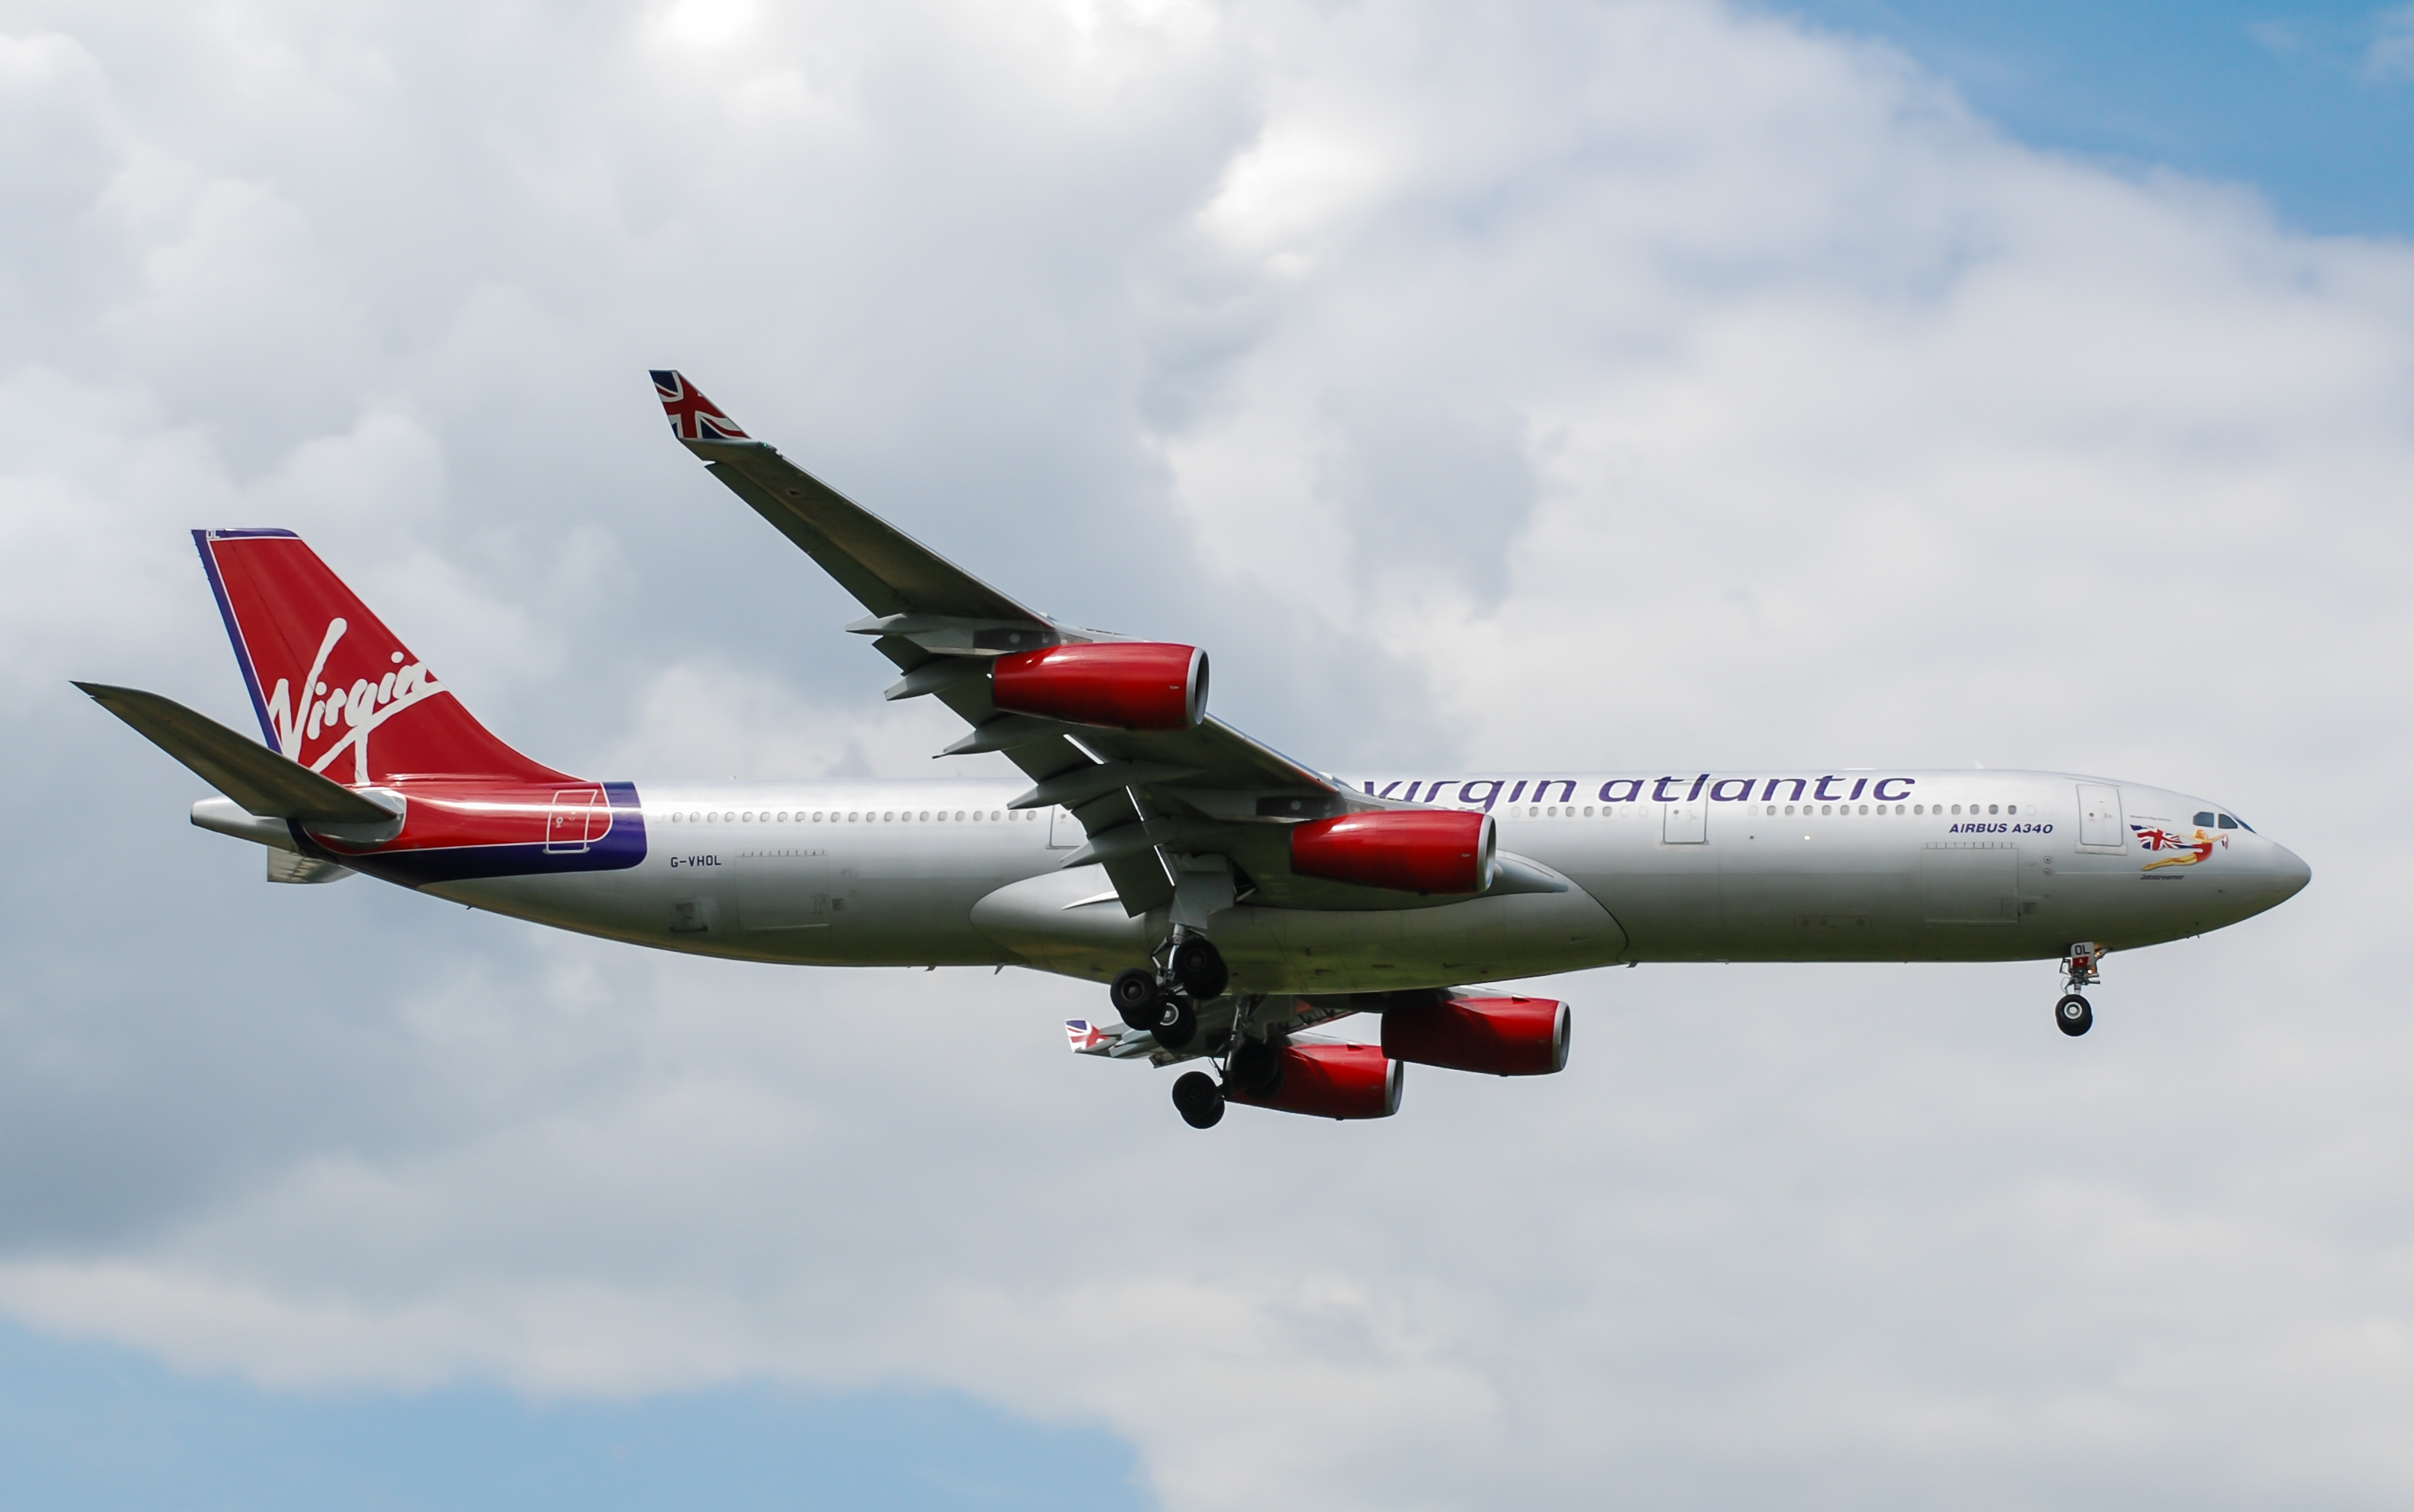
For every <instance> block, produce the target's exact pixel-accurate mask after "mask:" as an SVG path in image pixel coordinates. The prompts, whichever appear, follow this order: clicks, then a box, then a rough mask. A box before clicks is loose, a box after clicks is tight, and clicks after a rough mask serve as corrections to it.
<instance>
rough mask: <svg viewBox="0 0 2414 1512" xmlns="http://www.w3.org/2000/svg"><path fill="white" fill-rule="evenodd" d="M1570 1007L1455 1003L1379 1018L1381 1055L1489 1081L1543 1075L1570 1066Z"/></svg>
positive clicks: (1515, 1001) (1511, 1001) (1533, 1001)
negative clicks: (1479, 1075)
mask: <svg viewBox="0 0 2414 1512" xmlns="http://www.w3.org/2000/svg"><path fill="white" fill-rule="evenodd" d="M1571 1029H1572V1022H1571V1017H1570V1015H1569V1013H1568V1005H1567V1004H1566V1003H1563V1002H1554V1001H1551V1000H1550V999H1548V998H1453V999H1451V1000H1450V1001H1447V1002H1437V1003H1433V1004H1430V1005H1428V1006H1426V1007H1423V1008H1394V1009H1393V1010H1392V1011H1390V1012H1389V1013H1386V1014H1385V1015H1383V1053H1384V1054H1385V1055H1388V1056H1390V1057H1392V1058H1393V1059H1394V1060H1413V1061H1415V1062H1417V1063H1418V1064H1419V1065H1423V1066H1441V1067H1443V1068H1445V1069H1447V1070H1450V1071H1480V1072H1483V1074H1485V1075H1492V1076H1547V1075H1550V1074H1551V1073H1552V1072H1554V1071H1559V1070H1562V1069H1564V1068H1565V1067H1566V1066H1567V1063H1568V1034H1569V1031H1570V1030H1571Z"/></svg>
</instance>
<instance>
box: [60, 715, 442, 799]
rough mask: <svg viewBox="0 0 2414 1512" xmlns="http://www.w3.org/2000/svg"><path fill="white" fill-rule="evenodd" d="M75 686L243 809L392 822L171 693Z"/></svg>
mask: <svg viewBox="0 0 2414 1512" xmlns="http://www.w3.org/2000/svg"><path fill="white" fill-rule="evenodd" d="M76 686H77V687H78V688H81V689H83V690H84V691H85V692H87V693H89V694H91V695H92V698H93V701H94V702H95V703H97V704H99V705H100V706H101V707H102V708H105V709H107V710H108V711H109V712H110V713H112V714H114V715H116V716H117V717H118V718H119V719H124V720H125V721H126V722H127V724H130V725H132V726H133V727H134V728H135V730H136V732H137V733H139V734H142V737H143V738H144V739H146V740H148V741H150V742H151V743H152V744H153V745H155V746H156V747H158V748H159V749H161V750H164V751H166V752H167V753H168V754H169V755H171V756H173V757H174V758H176V760H178V761H180V762H182V763H185V764H186V766H188V767H190V768H191V769H192V771H193V774H194V775H195V776H196V777H199V778H201V780H202V781H204V782H206V783H208V784H209V785H210V786H212V787H214V788H216V789H217V790H218V791H219V792H220V793H225V794H226V795H227V796H228V797H230V798H232V799H233V800H234V801H235V802H237V803H239V804H241V805H243V807H244V808H245V809H246V811H248V812H251V813H254V814H258V815H260V816H261V817H262V818H264V819H299V820H305V821H307V822H309V823H321V824H390V823H394V820H395V813H394V810H393V809H391V808H386V807H385V806H384V805H382V804H380V803H378V802H376V801H375V800H374V799H371V798H367V797H365V796H363V795H362V794H360V793H354V792H353V791H352V790H350V788H347V787H345V786H344V785H343V784H341V783H339V782H335V781H333V780H331V779H329V778H323V777H320V775H319V774H318V773H316V772H313V771H311V770H310V769H309V768H308V767H306V766H304V765H302V764H301V763H298V762H294V761H291V760H288V759H287V758H286V757H283V756H280V755H278V754H277V753H276V751H273V750H271V749H268V748H267V747H266V746H263V745H261V743H260V742H259V741H257V740H254V739H251V738H250V737H249V736H247V735H243V734H236V733H235V732H234V731H232V730H230V729H228V728H227V727H226V726H225V725H222V724H220V723H218V722H217V721H216V719H211V718H209V717H208V716H207V715H204V714H197V713H195V712H194V711H193V710H191V709H188V708H186V707H185V705H183V704H179V703H177V702H176V701H175V700H173V699H168V698H161V697H160V696H159V695H158V694H156V693H146V692H143V691H142V690H141V689H133V688H112V687H110V686H109V685H108V684H106V683H78V684H76Z"/></svg>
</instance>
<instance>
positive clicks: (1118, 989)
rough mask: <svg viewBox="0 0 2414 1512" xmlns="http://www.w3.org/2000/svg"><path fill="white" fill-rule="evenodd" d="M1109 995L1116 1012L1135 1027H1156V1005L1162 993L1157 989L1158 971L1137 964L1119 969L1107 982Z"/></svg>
mask: <svg viewBox="0 0 2414 1512" xmlns="http://www.w3.org/2000/svg"><path fill="white" fill-rule="evenodd" d="M1107 996H1108V997H1109V998H1110V999H1112V1000H1113V1001H1114V1005H1115V1012H1116V1013H1117V1014H1119V1015H1122V1016H1123V1021H1124V1022H1125V1023H1126V1024H1129V1025H1130V1026H1131V1027H1132V1028H1134V1029H1155V1027H1156V1016H1157V1015H1156V1007H1157V1002H1158V1000H1159V999H1160V997H1161V996H1162V994H1160V993H1159V992H1158V991H1157V989H1156V973H1155V972H1154V971H1149V970H1148V969H1147V968H1146V967H1142V966H1135V967H1133V968H1131V970H1129V971H1118V972H1116V973H1115V979H1114V980H1113V981H1112V982H1110V983H1108V984H1107Z"/></svg>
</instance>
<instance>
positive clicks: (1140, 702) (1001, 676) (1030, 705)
mask: <svg viewBox="0 0 2414 1512" xmlns="http://www.w3.org/2000/svg"><path fill="white" fill-rule="evenodd" d="M991 682H992V684H993V687H992V694H991V696H992V697H993V698H994V699H995V700H996V702H997V706H998V707H999V708H1002V709H1006V710H1007V711H1009V712H1011V713H1015V714H1036V715H1040V716H1042V717H1044V718H1047V719H1063V720H1065V721H1066V722H1067V723H1070V724H1096V725H1105V726H1108V727H1109V728H1111V729H1117V730H1187V729H1189V728H1190V727H1191V726H1193V725H1195V724H1197V723H1198V722H1199V721H1200V719H1205V718H1206V717H1207V653H1206V652H1204V651H1201V650H1200V649H1199V648H1198V647H1197V646H1195V645H1158V644H1155V643H1154V642H1136V641H1095V642H1090V643H1087V644H1084V645H1051V646H1045V647H1042V648H1041V649H1039V650H1036V651H1018V652H1016V653H1015V654H1014V655H1012V656H1005V657H1000V658H998V659H997V661H996V662H995V664H994V666H993V667H992V669H991Z"/></svg>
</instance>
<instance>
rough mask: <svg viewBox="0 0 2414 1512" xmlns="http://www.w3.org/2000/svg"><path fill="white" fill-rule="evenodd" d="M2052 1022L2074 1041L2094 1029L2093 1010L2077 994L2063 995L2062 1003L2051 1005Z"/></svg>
mask: <svg viewBox="0 0 2414 1512" xmlns="http://www.w3.org/2000/svg"><path fill="white" fill-rule="evenodd" d="M2053 1021H2054V1024H2055V1027H2057V1028H2059V1029H2060V1030H2062V1031H2063V1032H2064V1034H2067V1035H2069V1036H2070V1037H2071V1038H2072V1039H2074V1040H2075V1039H2077V1038H2079V1036H2080V1035H2081V1034H2084V1033H2086V1032H2087V1031H2088V1030H2091V1029H2094V1027H2095V1010H2094V1008H2091V1007H2089V1006H2088V1003H2087V1000H2086V999H2084V998H2082V997H2080V996H2079V994H2078V993H2076V992H2068V993H2064V995H2063V999H2062V1001H2060V1002H2058V1003H2055V1004H2054V1005H2053Z"/></svg>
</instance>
